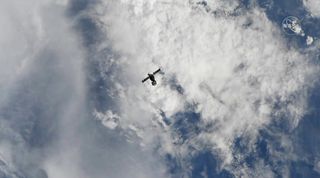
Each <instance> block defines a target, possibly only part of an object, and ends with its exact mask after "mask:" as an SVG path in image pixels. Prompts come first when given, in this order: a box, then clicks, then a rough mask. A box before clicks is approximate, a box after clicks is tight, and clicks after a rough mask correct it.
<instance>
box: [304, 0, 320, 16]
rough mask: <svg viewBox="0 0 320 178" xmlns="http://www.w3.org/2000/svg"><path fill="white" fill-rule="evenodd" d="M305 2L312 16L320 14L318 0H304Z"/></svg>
mask: <svg viewBox="0 0 320 178" xmlns="http://www.w3.org/2000/svg"><path fill="white" fill-rule="evenodd" d="M303 4H304V5H305V6H306V7H307V8H308V10H309V11H310V13H311V15H312V16H315V17H318V16H320V10H319V9H320V2H319V1H317V0H303Z"/></svg>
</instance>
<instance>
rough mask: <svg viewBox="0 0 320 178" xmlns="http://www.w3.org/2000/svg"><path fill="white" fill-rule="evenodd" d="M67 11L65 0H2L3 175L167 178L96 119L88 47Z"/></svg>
mask: <svg viewBox="0 0 320 178" xmlns="http://www.w3.org/2000/svg"><path fill="white" fill-rule="evenodd" d="M67 11H68V3H67V1H61V0H59V1H54V0H45V1H43V0H31V1H18V0H13V1H12V0H3V1H1V2H0V25H1V32H0V93H1V94H0V128H1V129H0V177H7V178H9V177H10V178H22V177H23V178H48V177H50V178H88V177H90V178H102V177H111V178H123V177H137V178H143V177H162V175H163V174H164V171H163V169H162V166H161V164H160V162H158V161H157V160H156V159H153V157H152V156H151V153H149V152H148V151H145V150H140V149H139V148H137V146H136V144H130V143H127V142H125V141H123V140H125V139H124V138H120V137H121V135H120V134H115V133H112V132H107V131H106V130H105V128H104V127H100V125H98V124H97V122H96V120H94V118H93V116H92V115H91V113H92V111H91V110H90V109H89V107H88V106H89V104H88V101H87V97H88V95H87V88H89V87H88V86H87V83H86V71H87V70H86V68H85V64H86V62H87V61H86V52H85V51H86V50H85V47H84V46H83V45H82V37H81V36H80V35H79V33H78V31H76V30H75V29H74V25H75V24H74V23H75V22H76V20H77V19H72V17H67V16H66V14H68V13H67ZM120 168H121V169H120ZM155 168H157V169H155Z"/></svg>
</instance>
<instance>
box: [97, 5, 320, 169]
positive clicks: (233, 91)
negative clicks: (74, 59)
mask: <svg viewBox="0 0 320 178" xmlns="http://www.w3.org/2000/svg"><path fill="white" fill-rule="evenodd" d="M210 2H211V1H210ZM228 2H229V1H228ZM212 4H214V5H215V6H218V7H215V6H212ZM238 4H239V3H223V2H222V1H218V0H217V1H212V3H210V4H208V6H209V7H210V8H211V9H213V11H212V12H207V11H204V10H203V9H202V6H201V5H199V4H198V5H197V4H196V3H195V2H193V1H192V3H191V4H190V3H188V2H185V1H174V2H173V1H157V0H154V1H137V0H126V1H108V2H101V3H100V4H99V6H98V7H97V10H96V11H95V12H92V18H95V19H96V21H97V23H98V22H99V24H101V28H102V29H103V31H105V36H106V37H107V39H108V40H106V41H107V43H108V47H109V48H111V49H112V50H113V52H114V53H115V54H118V56H119V57H118V58H117V59H116V61H118V62H117V64H116V66H117V68H118V69H119V70H118V71H114V72H113V73H112V78H114V80H112V81H111V82H114V83H116V84H117V85H118V86H121V87H120V88H121V95H119V96H118V97H115V98H116V99H115V100H116V101H117V103H118V107H119V110H120V111H119V112H118V113H117V114H118V115H119V116H120V117H121V119H120V124H119V127H121V128H123V129H129V128H130V126H132V125H134V126H135V127H136V128H139V132H140V133H141V134H140V135H142V136H141V138H142V142H144V144H146V145H149V146H150V145H154V143H158V141H159V137H160V138H161V139H160V143H158V144H160V145H161V149H162V152H161V153H160V154H165V153H169V154H173V155H177V156H178V157H188V156H189V155H190V152H191V151H190V150H189V149H188V148H190V147H193V148H199V149H200V150H201V149H202V148H208V146H209V147H210V148H211V150H212V152H217V153H219V154H220V157H221V158H222V160H223V164H222V167H223V165H228V164H231V163H232V161H233V158H232V157H233V156H232V144H233V141H234V139H235V138H236V137H239V136H243V135H245V136H247V137H249V138H251V139H252V140H253V141H252V143H254V140H255V138H256V136H257V134H258V131H259V129H261V128H264V127H265V126H266V125H268V124H269V123H270V122H271V121H273V120H277V119H280V118H282V117H285V118H286V119H288V122H289V123H290V127H291V128H295V127H296V126H297V124H298V123H299V120H300V119H301V117H302V116H303V115H304V113H305V111H306V108H307V105H306V92H307V89H308V87H310V86H312V84H313V82H314V79H315V78H314V77H315V74H316V71H317V70H318V69H317V68H316V67H315V66H313V65H312V64H311V61H309V59H308V58H307V56H304V54H302V53H300V52H299V51H297V50H296V49H294V48H292V47H290V46H288V45H287V44H286V43H285V40H284V39H283V38H282V36H281V29H279V28H278V27H276V26H275V25H274V24H273V23H272V22H270V21H269V20H268V18H267V17H266V15H265V14H264V12H261V11H260V9H259V8H257V7H251V8H250V9H249V11H242V10H241V7H240V6H239V5H238ZM194 6H199V8H193V7H194ZM211 6H212V7H211ZM237 7H239V8H237ZM101 9H104V10H101ZM216 9H219V11H224V12H227V13H214V11H215V10H216ZM235 9H237V13H232V12H234V10H235ZM97 12H98V13H97ZM101 12H102V13H101ZM102 60H109V59H108V58H105V59H102ZM158 66H160V67H161V68H162V69H163V71H164V73H165V74H164V75H159V76H156V78H157V80H158V81H159V85H158V86H156V87H152V86H150V85H148V84H143V85H142V84H141V83H140V81H141V78H143V77H144V76H145V74H146V73H148V72H150V71H152V70H154V69H156V68H157V67H158ZM104 70H106V71H108V70H109V69H104ZM173 78H174V79H175V81H176V83H177V84H178V85H179V86H181V87H182V88H183V91H184V92H183V94H181V93H180V92H177V91H175V90H173V89H172V87H171V85H170V82H169V81H170V80H172V79H173ZM193 104H194V108H193V109H194V110H195V112H198V113H199V114H200V115H201V124H199V127H200V129H199V130H200V133H198V134H197V135H196V136H194V137H192V138H190V139H189V140H187V141H186V144H181V145H179V144H175V140H177V139H179V138H178V137H180V136H181V135H179V134H176V129H175V128H174V127H173V126H172V125H166V124H163V117H162V116H161V112H164V113H165V115H166V117H167V119H169V120H170V121H171V123H174V122H175V119H176V118H175V116H176V114H178V113H181V112H185V110H186V108H187V107H186V106H190V105H193ZM210 125H211V126H212V127H213V128H212V129H211V130H210V131H207V130H208V129H206V128H207V127H208V126H210Z"/></svg>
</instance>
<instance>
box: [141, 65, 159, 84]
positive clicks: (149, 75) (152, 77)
mask: <svg viewBox="0 0 320 178" xmlns="http://www.w3.org/2000/svg"><path fill="white" fill-rule="evenodd" d="M160 71H161V69H158V70H156V71H155V72H153V73H152V74H148V77H146V78H145V79H143V80H142V83H143V82H145V81H147V80H148V79H150V80H151V84H152V85H153V86H155V85H157V81H156V79H155V78H154V75H155V74H156V73H158V72H160Z"/></svg>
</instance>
